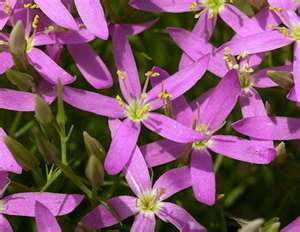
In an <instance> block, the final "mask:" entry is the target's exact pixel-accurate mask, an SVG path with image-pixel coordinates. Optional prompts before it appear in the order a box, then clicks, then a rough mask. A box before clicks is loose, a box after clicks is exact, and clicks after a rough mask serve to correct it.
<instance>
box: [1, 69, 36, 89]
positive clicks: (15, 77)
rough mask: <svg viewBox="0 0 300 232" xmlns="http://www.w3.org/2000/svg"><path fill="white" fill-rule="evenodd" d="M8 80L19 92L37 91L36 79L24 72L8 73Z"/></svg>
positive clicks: (13, 71) (10, 71) (14, 71)
mask: <svg viewBox="0 0 300 232" xmlns="http://www.w3.org/2000/svg"><path fill="white" fill-rule="evenodd" d="M6 76H7V79H8V80H9V81H10V83H12V84H13V85H15V86H16V87H17V88H18V89H19V90H22V91H29V90H33V89H35V83H34V78H33V77H32V76H31V75H29V74H27V73H23V72H19V71H16V70H13V69H10V70H7V71H6Z"/></svg>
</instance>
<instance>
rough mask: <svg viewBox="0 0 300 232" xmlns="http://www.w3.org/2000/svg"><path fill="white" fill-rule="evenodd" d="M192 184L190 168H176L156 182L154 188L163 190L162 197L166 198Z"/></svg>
mask: <svg viewBox="0 0 300 232" xmlns="http://www.w3.org/2000/svg"><path fill="white" fill-rule="evenodd" d="M190 186H191V176H190V169H189V168H188V167H186V166H185V167H181V168H174V169H171V170H169V171H167V172H165V173H164V174H163V175H161V176H160V177H159V178H158V180H157V181H156V182H155V183H154V186H153V189H156V190H157V191H159V192H160V191H161V192H162V193H163V194H162V195H161V197H160V199H161V200H165V199H167V198H169V197H170V196H172V195H174V194H175V193H178V192H180V191H182V190H184V189H186V188H188V187H190Z"/></svg>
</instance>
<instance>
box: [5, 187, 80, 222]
mask: <svg viewBox="0 0 300 232" xmlns="http://www.w3.org/2000/svg"><path fill="white" fill-rule="evenodd" d="M82 199H83V196H82V195H79V194H61V193H46V192H26V193H15V194H12V195H9V196H7V197H5V198H3V200H4V207H5V209H4V210H3V211H2V212H3V214H8V215H16V216H27V217H34V216H35V203H36V201H39V202H40V203H42V204H43V205H46V206H47V208H48V209H49V210H50V212H51V213H52V214H53V215H54V216H60V215H65V214H68V213H70V212H72V211H73V210H74V209H75V208H76V207H77V206H78V205H79V204H80V202H81V201H82Z"/></svg>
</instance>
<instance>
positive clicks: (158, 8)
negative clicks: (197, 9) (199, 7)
mask: <svg viewBox="0 0 300 232" xmlns="http://www.w3.org/2000/svg"><path fill="white" fill-rule="evenodd" d="M193 2H195V0H130V1H129V4H130V6H132V7H134V8H136V9H139V10H144V11H150V12H175V13H176V12H187V11H190V10H191V9H190V8H191V5H192V3H193Z"/></svg>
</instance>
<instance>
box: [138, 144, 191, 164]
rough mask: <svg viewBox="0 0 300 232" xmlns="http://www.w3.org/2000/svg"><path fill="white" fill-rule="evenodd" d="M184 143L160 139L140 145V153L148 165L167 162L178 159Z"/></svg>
mask: <svg viewBox="0 0 300 232" xmlns="http://www.w3.org/2000/svg"><path fill="white" fill-rule="evenodd" d="M185 146H186V145H185V144H182V143H175V142H173V141H170V140H167V139H162V140H159V141H157V142H153V143H149V144H146V145H144V146H142V147H141V151H142V154H143V155H144V158H145V160H146V162H147V165H148V166H149V167H155V166H158V165H161V164H165V163H169V162H171V161H173V160H175V159H178V158H179V157H180V156H181V155H182V154H183V152H184V149H185Z"/></svg>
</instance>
